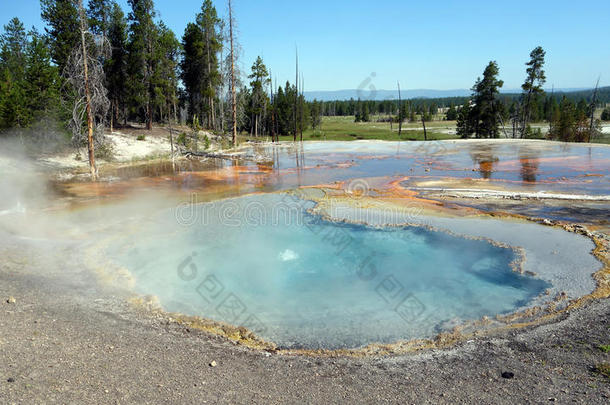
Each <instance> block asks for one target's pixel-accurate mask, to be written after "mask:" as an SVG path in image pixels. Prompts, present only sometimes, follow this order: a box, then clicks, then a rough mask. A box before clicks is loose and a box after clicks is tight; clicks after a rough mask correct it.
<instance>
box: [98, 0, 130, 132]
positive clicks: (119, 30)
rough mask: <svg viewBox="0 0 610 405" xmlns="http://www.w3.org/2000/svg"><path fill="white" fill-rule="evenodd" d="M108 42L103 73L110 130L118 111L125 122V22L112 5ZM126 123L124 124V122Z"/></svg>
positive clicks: (119, 11) (122, 14) (118, 9)
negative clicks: (107, 100)
mask: <svg viewBox="0 0 610 405" xmlns="http://www.w3.org/2000/svg"><path fill="white" fill-rule="evenodd" d="M108 42H109V43H110V48H111V53H110V58H108V59H107V60H106V64H105V66H104V72H105V74H106V85H107V87H108V98H109V99H110V103H111V109H110V128H111V130H112V128H113V127H114V125H115V123H117V122H118V121H119V111H121V112H122V114H123V120H124V121H126V120H127V113H126V111H125V108H126V89H127V58H128V55H127V20H126V19H125V14H124V13H123V10H121V7H120V6H119V5H118V4H116V3H113V4H112V10H111V13H110V22H109V26H108ZM124 123H126V122H124Z"/></svg>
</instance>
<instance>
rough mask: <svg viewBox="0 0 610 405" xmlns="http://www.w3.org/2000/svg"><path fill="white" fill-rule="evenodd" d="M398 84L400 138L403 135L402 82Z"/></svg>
mask: <svg viewBox="0 0 610 405" xmlns="http://www.w3.org/2000/svg"><path fill="white" fill-rule="evenodd" d="M397 83H398V138H400V136H401V135H402V98H401V97H400V82H397Z"/></svg>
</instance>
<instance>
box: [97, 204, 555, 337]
mask: <svg viewBox="0 0 610 405" xmlns="http://www.w3.org/2000/svg"><path fill="white" fill-rule="evenodd" d="M313 206H314V204H313V203H312V202H309V201H305V200H299V199H296V198H294V197H292V196H289V195H287V194H269V195H262V196H261V195H257V196H249V197H242V198H237V199H232V200H224V201H219V202H215V203H208V204H199V205H194V206H184V207H182V208H181V209H179V210H165V211H163V212H161V213H160V214H158V215H156V216H155V217H154V218H151V219H150V221H149V222H147V223H145V224H140V225H138V226H137V227H136V228H134V231H133V232H132V233H126V234H124V235H123V236H122V237H120V238H118V239H115V241H114V242H113V243H112V244H111V245H109V247H108V248H107V250H106V252H105V254H106V255H108V256H109V257H111V258H113V259H114V260H115V261H116V262H118V263H119V264H120V265H121V266H124V267H125V268H127V269H128V270H129V271H130V273H131V274H132V275H133V277H134V278H135V286H136V287H135V288H136V291H137V292H138V293H141V294H153V295H156V296H157V297H158V298H159V300H160V302H161V304H162V306H163V308H164V309H165V310H167V311H171V312H180V313H184V314H188V315H197V316H202V317H205V318H210V319H213V320H217V321H223V322H227V323H230V324H233V325H236V326H246V327H248V328H249V329H251V330H253V331H254V332H256V333H257V334H258V335H259V336H261V337H263V338H265V339H267V340H269V341H272V342H274V343H276V344H278V346H280V347H286V348H297V347H298V348H327V349H337V348H346V347H359V346H362V345H366V344H368V343H373V342H381V343H389V342H393V341H397V340H401V339H411V338H423V337H431V336H433V335H435V334H437V333H439V332H441V331H444V330H446V329H449V328H451V327H452V326H454V325H456V324H457V323H460V322H462V321H466V320H476V319H480V318H481V317H483V316H485V315H487V316H494V315H496V314H504V313H510V312H513V311H515V310H516V309H519V308H522V307H524V306H527V305H528V304H529V303H530V302H531V301H532V300H533V299H535V298H536V297H538V296H540V294H541V293H542V292H543V291H544V290H545V289H546V288H548V287H549V283H548V282H546V281H543V280H541V279H537V278H534V277H530V276H525V275H522V274H520V273H517V272H515V271H513V268H512V267H511V264H513V265H514V263H515V262H516V261H518V260H519V257H518V255H517V254H516V253H515V251H514V250H513V249H511V248H507V247H501V246H499V245H497V244H493V243H491V242H489V241H488V240H485V239H472V238H465V237H460V236H454V235H451V234H449V233H446V232H442V231H434V230H429V229H426V228H423V227H376V228H375V227H368V226H364V225H354V224H348V223H336V222H330V221H326V220H323V219H322V218H321V217H319V216H317V215H314V214H310V213H308V209H309V208H312V207H313Z"/></svg>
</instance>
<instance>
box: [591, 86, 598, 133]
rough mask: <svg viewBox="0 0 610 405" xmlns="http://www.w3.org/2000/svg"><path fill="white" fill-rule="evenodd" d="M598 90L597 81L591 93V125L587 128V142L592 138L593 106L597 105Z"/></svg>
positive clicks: (593, 123)
mask: <svg viewBox="0 0 610 405" xmlns="http://www.w3.org/2000/svg"><path fill="white" fill-rule="evenodd" d="M598 89H599V79H597V84H596V85H595V91H593V99H592V100H591V125H590V126H589V140H590V139H592V138H593V127H594V126H595V104H597V91H598Z"/></svg>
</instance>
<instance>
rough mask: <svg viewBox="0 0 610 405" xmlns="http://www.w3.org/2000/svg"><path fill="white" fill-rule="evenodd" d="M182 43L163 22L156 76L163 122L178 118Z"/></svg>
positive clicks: (156, 103)
mask: <svg viewBox="0 0 610 405" xmlns="http://www.w3.org/2000/svg"><path fill="white" fill-rule="evenodd" d="M179 48H180V43H179V42H178V39H176V35H174V33H173V32H172V30H170V29H169V28H167V26H166V25H165V24H164V23H163V22H161V23H159V27H158V40H157V46H156V48H155V50H156V56H155V57H156V60H157V61H158V62H157V69H156V71H155V75H154V83H155V94H156V98H155V106H156V107H157V108H158V110H159V118H160V120H161V121H167V122H169V121H170V120H171V118H172V110H173V117H174V118H176V102H177V93H178V71H177V70H178V56H179Z"/></svg>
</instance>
